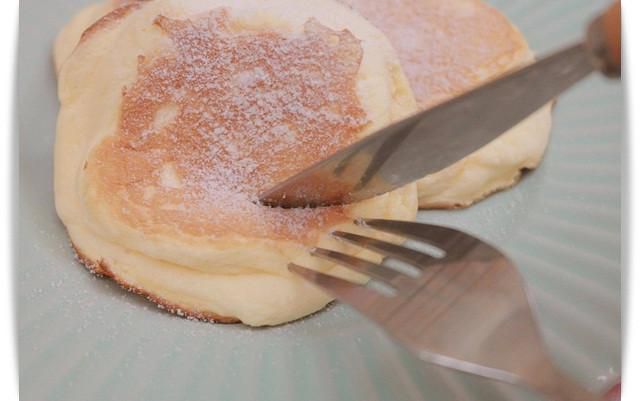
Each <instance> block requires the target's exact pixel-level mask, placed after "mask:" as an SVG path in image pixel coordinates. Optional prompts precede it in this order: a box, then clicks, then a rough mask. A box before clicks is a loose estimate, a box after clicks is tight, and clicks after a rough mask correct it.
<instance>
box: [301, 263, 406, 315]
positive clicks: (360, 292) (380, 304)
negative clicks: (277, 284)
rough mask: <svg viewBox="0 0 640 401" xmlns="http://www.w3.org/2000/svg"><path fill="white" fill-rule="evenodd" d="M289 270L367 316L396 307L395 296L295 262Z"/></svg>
mask: <svg viewBox="0 0 640 401" xmlns="http://www.w3.org/2000/svg"><path fill="white" fill-rule="evenodd" d="M289 271H291V272H293V273H294V274H297V275H299V276H301V277H302V278H303V279H305V280H307V281H309V282H310V283H312V284H315V285H316V286H318V287H320V288H321V289H322V290H323V291H325V292H327V293H328V294H329V295H331V296H333V297H335V298H338V299H339V300H340V301H342V302H345V303H347V304H349V305H351V306H353V307H354V308H356V309H358V310H359V311H360V312H362V313H364V314H365V315H367V316H370V317H371V315H372V313H371V312H372V311H376V310H377V311H379V310H380V309H383V308H388V307H390V306H392V307H395V302H393V298H388V297H386V296H384V295H382V294H379V293H378V292H376V291H375V290H372V289H370V288H367V287H365V286H362V285H359V284H354V283H352V282H350V281H347V280H343V279H341V278H337V277H334V276H330V275H328V274H324V273H320V272H317V271H315V270H311V269H307V268H306V267H302V266H300V265H296V264H294V263H290V264H289Z"/></svg>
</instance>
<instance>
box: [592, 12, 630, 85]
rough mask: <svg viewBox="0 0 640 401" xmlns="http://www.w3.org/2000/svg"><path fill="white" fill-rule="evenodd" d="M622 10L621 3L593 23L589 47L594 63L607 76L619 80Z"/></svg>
mask: <svg viewBox="0 0 640 401" xmlns="http://www.w3.org/2000/svg"><path fill="white" fill-rule="evenodd" d="M621 19H622V10H621V6H620V1H617V2H615V3H614V4H613V5H612V6H611V7H609V9H608V10H607V11H605V12H604V14H602V15H601V16H600V17H598V18H597V19H596V20H595V21H593V22H592V23H591V26H590V27H589V31H588V35H587V47H588V48H589V50H590V51H591V53H592V56H593V62H594V63H595V65H596V67H597V68H598V69H599V70H600V71H602V72H603V73H604V74H605V75H607V76H609V77H613V78H619V77H620V73H621V65H622V46H621V43H622V39H621V37H622V24H621Z"/></svg>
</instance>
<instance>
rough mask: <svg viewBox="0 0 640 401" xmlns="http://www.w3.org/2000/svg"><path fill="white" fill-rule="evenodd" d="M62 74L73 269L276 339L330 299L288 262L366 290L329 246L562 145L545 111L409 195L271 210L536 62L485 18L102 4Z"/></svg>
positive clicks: (435, 8)
mask: <svg viewBox="0 0 640 401" xmlns="http://www.w3.org/2000/svg"><path fill="white" fill-rule="evenodd" d="M54 55H55V64H56V70H57V72H58V79H59V97H60V103H61V107H60V115H59V120H58V128H57V140H56V149H55V195H56V208H57V211H58V214H59V216H60V218H61V220H62V221H63V223H64V224H65V226H66V227H67V230H68V232H69V236H70V238H71V240H72V243H73V245H74V248H75V249H76V252H77V254H78V257H79V259H80V260H81V261H82V262H83V263H84V264H85V265H86V266H87V267H88V268H89V269H91V270H92V271H94V272H95V273H98V274H101V275H104V276H108V277H111V278H113V279H114V280H116V281H117V282H118V283H120V284H121V285H122V286H123V287H125V288H127V289H130V290H132V291H135V292H138V293H140V294H143V295H145V296H147V297H148V298H149V299H151V300H153V301H154V302H156V303H157V304H158V305H159V306H161V307H163V308H166V309H168V310H170V311H172V312H175V313H177V314H179V315H184V316H187V317H190V318H196V319H202V320H210V321H218V322H238V321H241V322H243V323H245V324H248V325H254V326H262V325H274V324H280V323H283V322H287V321H291V320H295V319H297V318H300V317H303V316H305V315H308V314H310V313H312V312H314V311H317V310H319V309H321V308H322V307H324V306H325V305H326V304H327V303H328V302H330V301H331V299H330V298H329V297H328V296H327V295H325V294H324V293H322V292H321V291H319V290H317V289H315V288H313V287H312V286H310V285H308V284H306V283H304V282H303V281H302V280H300V279H298V278H297V277H295V276H293V275H292V274H290V273H289V272H288V271H287V268H286V266H287V264H288V263H289V262H295V263H299V264H302V265H305V266H309V267H312V268H315V269H317V270H320V271H324V272H330V273H331V274H335V275H338V276H342V277H345V278H348V279H350V280H362V279H363V278H362V277H358V276H356V275H354V274H352V273H350V272H347V271H346V270H344V269H342V268H340V267H338V266H336V265H334V264H332V263H328V262H323V261H320V260H318V259H316V258H311V257H310V256H309V255H308V249H309V248H311V247H315V246H321V247H325V248H331V249H336V250H339V251H342V252H346V253H350V254H352V255H358V256H359V257H362V258H366V259H370V260H376V256H375V255H372V254H369V253H367V252H361V251H359V250H357V249H354V248H351V247H348V246H347V245H345V244H341V243H339V242H337V241H335V240H333V239H332V238H331V236H330V235H329V234H330V232H332V231H334V230H336V229H341V230H348V231H352V232H358V231H359V230H360V229H359V228H358V227H356V226H355V225H354V224H353V223H352V222H353V220H354V219H355V218H358V217H377V218H389V219H400V220H411V219H414V218H415V216H416V212H417V208H418V205H420V206H422V207H447V208H449V207H461V206H468V205H470V204H471V203H473V202H474V201H476V200H479V199H481V198H482V197H484V196H486V195H488V194H489V193H491V192H494V191H496V190H498V189H501V188H505V187H507V186H510V185H512V184H513V183H515V182H516V180H517V178H518V177H519V174H520V171H521V170H522V169H523V168H534V167H535V166H536V165H537V164H538V163H539V161H540V158H541V157H542V154H543V152H544V148H545V146H546V142H547V138H548V133H549V127H550V110H549V107H545V108H544V109H543V110H541V111H539V112H538V113H536V114H535V115H533V116H532V117H530V118H529V119H528V120H526V121H524V122H523V123H521V124H520V125H519V126H517V127H515V128H513V129H512V130H510V131H509V132H507V133H505V134H504V135H503V136H502V137H500V138H499V139H498V140H496V141H494V142H493V143H491V144H489V145H487V146H486V147H485V148H483V149H481V150H480V151H478V152H476V153H474V154H472V155H470V156H469V157H467V158H466V159H464V160H462V161H461V162H459V163H456V164H455V165H453V166H451V167H449V168H447V169H445V170H443V171H442V172H439V173H437V174H434V175H432V176H429V177H425V178H424V179H423V180H421V181H419V182H418V183H417V184H411V185H408V186H406V187H404V188H401V189H399V190H396V191H394V192H391V193H389V194H386V195H383V196H380V197H377V198H374V199H371V200H368V201H365V202H361V203H358V204H354V205H349V206H342V207H331V208H319V209H296V210H283V209H272V208H268V207H263V206H260V205H259V204H258V203H257V197H258V194H259V193H260V192H261V191H263V190H266V189H268V188H269V187H270V186H272V185H274V184H276V183H278V182H279V181H282V180H283V179H285V178H287V177H289V176H291V175H293V174H295V173H296V172H299V171H301V170H302V169H304V168H305V167H307V166H309V165H311V164H312V163H314V162H316V161H318V160H321V159H323V158H325V157H327V156H329V155H331V154H332V153H334V152H336V151H337V150H339V149H341V148H343V147H344V146H347V145H348V144H350V143H353V142H354V141H357V140H358V139H359V138H361V137H363V136H365V135H368V134H370V133H372V132H374V131H375V130H376V129H379V128H381V127H383V126H385V125H388V124H390V123H391V122H393V121H395V120H397V119H400V118H403V117H406V116H408V115H410V114H412V113H415V112H416V111H417V110H419V108H426V107H430V106H432V105H434V104H437V103H439V102H442V101H444V100H446V99H448V98H450V97H452V96H455V95H456V94H459V93H461V92H464V91H465V90H468V89H470V88H472V87H473V86H476V85H478V84H480V83H482V82H483V81H486V80H487V79H491V78H493V77H495V76H497V75H499V74H502V73H504V72H505V71H507V70H509V69H512V68H514V67H517V66H519V65H522V64H523V63H527V62H529V61H530V60H531V59H532V55H531V52H530V51H529V49H528V47H527V44H526V42H525V41H524V40H523V38H522V36H521V35H520V34H519V33H518V31H517V30H516V29H515V28H514V27H513V26H512V25H511V24H510V23H509V21H508V20H506V19H505V18H504V17H503V16H502V15H500V14H499V13H498V12H497V11H495V10H494V9H492V8H489V7H487V6H485V5H484V4H482V3H480V2H479V1H477V0H455V1H448V2H442V1H438V0H395V1H394V0H384V1H375V2H372V1H367V0H343V1H342V2H341V3H340V2H336V1H334V0H308V1H305V2H296V1H292V0H147V1H109V2H107V3H103V4H99V5H95V6H91V7H89V8H87V9H85V10H83V11H81V12H80V14H78V15H77V16H76V17H75V18H74V19H73V20H72V21H71V22H70V23H69V25H67V26H66V27H65V28H64V29H63V31H62V32H61V33H60V35H59V37H58V39H57V41H56V44H55V51H54ZM405 73H406V74H407V75H406V76H405ZM368 234H369V235H370V233H368ZM388 239H393V238H388Z"/></svg>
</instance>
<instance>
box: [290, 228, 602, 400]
mask: <svg viewBox="0 0 640 401" xmlns="http://www.w3.org/2000/svg"><path fill="white" fill-rule="evenodd" d="M356 223H357V224H359V225H362V226H365V227H368V228H371V229H375V230H379V231H383V232H386V233H391V234H396V235H399V236H402V237H405V238H407V239H410V240H414V241H419V242H422V243H426V244H428V245H429V246H431V247H434V248H435V252H427V251H422V250H416V249H415V248H416V247H413V248H408V247H407V246H402V245H397V244H394V243H391V242H385V241H381V240H378V239H373V238H368V237H364V236H361V235H357V234H352V233H347V232H341V231H338V232H334V233H333V235H334V236H335V237H336V238H339V239H341V240H344V241H347V242H348V243H351V244H353V245H355V246H358V247H360V248H365V249H368V250H370V251H374V252H376V253H379V254H381V255H383V256H385V257H387V258H392V259H396V260H399V261H401V262H404V263H407V264H409V265H411V266H413V267H415V268H417V269H419V273H418V276H417V277H415V275H414V274H410V272H409V271H402V269H392V268H390V267H387V266H385V265H382V264H376V263H372V262H369V261H366V260H364V259H360V258H357V257H354V256H349V255H347V254H343V253H339V252H335V251H332V250H328V249H319V248H317V249H314V250H312V252H311V253H312V254H313V255H315V256H317V257H320V258H323V259H327V260H329V261H332V262H336V263H338V264H340V265H342V266H345V267H347V268H349V269H351V270H353V271H356V272H359V273H362V274H365V275H367V276H369V277H370V278H372V279H373V281H375V282H377V283H381V284H382V285H384V286H387V288H390V289H391V290H392V291H379V290H376V288H375V287H373V286H365V285H359V284H356V283H352V282H350V281H346V280H343V279H340V278H337V277H334V276H331V275H327V274H324V273H320V272H317V271H314V270H310V269H307V268H305V267H302V266H299V265H295V264H291V265H289V269H290V270H291V271H292V272H294V273H296V274H298V275H300V276H301V277H303V278H304V279H306V280H308V281H310V282H311V283H313V284H315V285H317V286H319V287H320V288H321V289H323V290H324V291H326V292H328V293H329V294H331V295H333V296H334V297H336V298H338V299H339V300H341V301H343V302H345V303H347V304H349V305H351V306H352V307H354V308H355V309H357V310H358V311H359V312H361V313H362V314H364V315H365V316H366V317H368V318H369V319H370V320H373V321H374V322H375V323H377V324H379V325H380V326H381V327H382V328H383V329H384V330H385V331H387V332H388V333H389V334H390V335H391V336H392V337H394V338H395V339H396V340H398V342H399V343H400V344H402V345H404V346H405V347H406V348H408V349H409V350H411V351H412V352H413V353H415V354H416V355H417V356H418V357H419V358H421V359H422V360H424V361H427V362H431V363H434V364H437V365H441V366H445V367H448V368H452V369H456V370H460V371H464V372H467V373H472V374H476V375H479V376H483V377H488V378H491V379H496V380H501V381H505V382H508V383H513V384H518V385H525V386H528V387H529V388H531V389H533V390H535V391H538V392H539V393H541V394H543V395H544V396H546V397H547V398H548V399H549V400H553V401H596V400H598V398H599V397H597V396H596V395H594V394H591V393H590V392H588V391H587V390H585V389H584V388H582V387H581V386H579V385H578V384H576V383H575V382H574V381H573V380H571V379H570V378H568V377H567V376H565V375H564V374H563V373H561V372H560V371H559V370H558V369H557V368H556V367H555V366H554V365H553V363H552V362H551V359H550V358H549V356H548V353H547V350H546V347H545V345H544V342H543V340H542V337H541V335H540V333H539V330H538V327H537V324H536V320H535V318H534V316H533V314H532V312H531V307H530V306H529V302H528V299H527V294H526V290H525V286H524V285H523V283H522V281H521V279H520V276H519V273H518V271H517V269H516V267H515V265H514V264H513V263H512V262H511V261H509V259H508V258H507V257H506V256H505V255H504V254H502V253H501V252H500V251H498V250H497V249H496V248H494V247H492V246H491V245H488V244H487V243H485V242H483V241H481V240H479V239H477V238H475V237H473V236H471V235H469V234H465V233H463V232H460V231H458V230H455V229H451V228H445V227H439V226H434V225H429V224H422V223H414V222H403V221H392V220H359V221H357V222H356Z"/></svg>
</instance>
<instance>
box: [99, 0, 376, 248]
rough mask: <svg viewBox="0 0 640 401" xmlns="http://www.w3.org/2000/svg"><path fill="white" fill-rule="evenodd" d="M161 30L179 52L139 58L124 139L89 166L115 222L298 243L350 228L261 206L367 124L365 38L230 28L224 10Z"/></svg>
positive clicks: (339, 211) (126, 100) (335, 212)
mask: <svg viewBox="0 0 640 401" xmlns="http://www.w3.org/2000/svg"><path fill="white" fill-rule="evenodd" d="M155 24H156V25H157V26H159V27H160V29H162V31H164V32H165V33H166V34H167V35H168V37H169V39H170V40H171V41H172V42H173V47H172V48H171V51H169V52H168V53H167V54H163V55H162V56H155V57H151V56H145V55H141V57H139V66H138V76H137V80H136V81H135V82H134V83H133V84H131V85H129V86H127V87H126V88H125V89H124V91H123V101H122V112H121V121H120V129H119V132H118V135H116V136H113V137H109V138H108V139H106V140H105V141H104V142H103V143H102V144H100V145H99V146H98V147H97V148H96V150H95V153H94V154H93V157H95V158H96V159H97V160H98V161H99V162H97V163H90V165H89V170H90V172H89V173H92V174H94V175H95V177H96V180H95V181H96V183H97V186H98V187H99V188H100V191H99V192H100V196H101V199H105V200H104V201H107V202H109V203H110V204H111V205H112V206H113V210H114V211H115V212H114V213H118V210H122V209H123V208H126V209H127V210H129V213H127V215H126V216H125V215H123V214H122V213H118V215H119V216H120V217H122V219H123V220H125V221H126V222H127V223H128V224H130V225H131V226H133V227H137V228H140V227H143V228H142V229H144V230H146V231H149V232H158V231H161V232H171V233H173V232H175V230H176V229H177V230H178V231H179V232H186V233H189V234H191V235H201V236H214V237H215V236H216V235H231V234H239V235H242V236H247V237H253V238H267V239H293V240H296V241H300V242H308V241H312V240H313V239H314V238H315V237H316V236H317V235H318V233H319V232H320V231H319V230H322V229H325V228H328V227H330V226H332V225H335V224H338V223H340V222H342V221H346V220H347V219H348V217H347V216H346V214H345V210H344V209H343V208H340V207H335V208H324V209H297V210H283V209H272V208H269V207H263V206H261V205H259V204H257V198H258V194H259V193H260V192H261V191H263V190H265V189H267V188H268V187H270V186H272V185H273V184H275V183H277V182H279V181H281V180H283V179H285V178H288V177H290V176H291V175H293V174H295V173H297V172H299V171H300V170H302V169H304V168H305V167H307V166H309V165H311V164H313V163H315V162H316V161H318V160H320V159H323V158H325V157H327V156H329V155H331V154H333V153H334V152H336V151H338V150H339V149H341V148H343V147H344V146H346V145H348V144H350V143H352V142H354V141H355V140H357V138H358V136H359V135H360V133H361V132H362V130H363V129H364V128H365V127H366V125H367V124H368V121H367V115H366V112H365V111H364V110H363V109H362V107H361V105H360V101H359V98H358V95H357V89H356V88H357V75H358V71H359V69H360V63H361V61H362V47H361V45H360V42H359V40H358V39H356V38H355V37H354V36H353V35H352V34H351V33H350V32H349V31H347V30H343V31H333V30H330V29H329V28H326V27H324V26H322V25H320V24H319V23H318V22H317V21H315V20H309V21H308V22H307V23H306V24H305V29H304V32H303V33H298V34H294V33H286V34H285V33H278V32H275V31H264V30H263V31H256V30H250V31H249V30H247V31H231V30H230V29H229V26H230V23H229V15H228V13H227V12H226V11H225V10H224V9H220V10H216V11H214V12H211V13H209V14H205V15H203V16H199V17H197V18H195V19H191V20H174V19H169V18H166V17H162V16H160V17H158V18H157V19H156V21H155ZM122 191H124V192H125V193H126V196H123V195H121V194H122Z"/></svg>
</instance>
